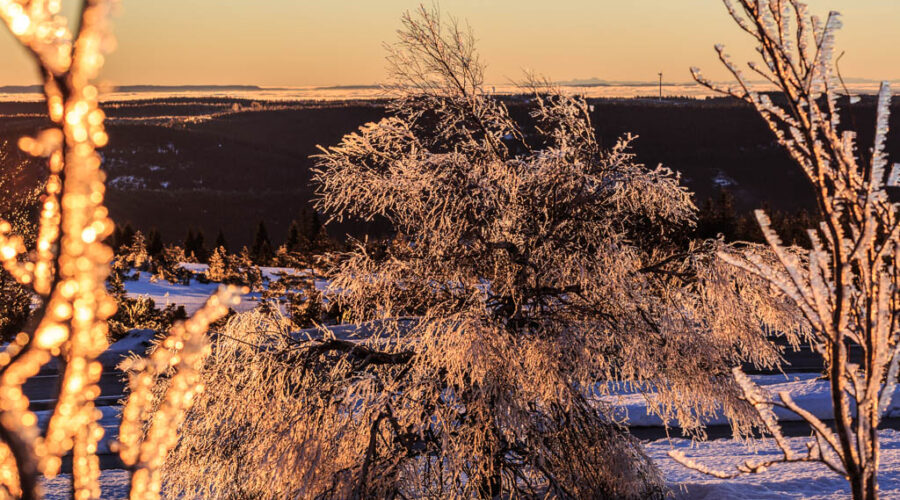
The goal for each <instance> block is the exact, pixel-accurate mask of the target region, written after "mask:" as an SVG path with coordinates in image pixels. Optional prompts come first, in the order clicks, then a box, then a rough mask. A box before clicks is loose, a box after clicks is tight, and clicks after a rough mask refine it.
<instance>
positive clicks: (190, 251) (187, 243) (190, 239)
mask: <svg viewBox="0 0 900 500" xmlns="http://www.w3.org/2000/svg"><path fill="white" fill-rule="evenodd" d="M195 242H196V238H195V237H194V229H193V228H188V232H187V236H185V237H184V245H182V246H183V247H184V255H185V256H186V257H188V258H190V257H191V255H196V252H195V251H194V248H195V247H194V246H195V244H196V243H195Z"/></svg>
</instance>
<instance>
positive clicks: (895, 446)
mask: <svg viewBox="0 0 900 500" xmlns="http://www.w3.org/2000/svg"><path fill="white" fill-rule="evenodd" d="M804 440H805V438H789V441H790V442H791V444H792V445H793V446H794V447H795V448H796V449H798V450H799V449H801V448H802V446H803V443H804ZM753 446H754V448H750V447H748V445H747V444H746V443H743V442H740V441H734V440H731V439H718V440H715V441H709V442H704V443H692V442H691V441H689V440H686V439H671V440H670V439H660V440H658V441H654V442H651V443H648V444H647V446H646V450H647V453H648V454H649V455H650V457H651V458H652V459H653V460H654V461H655V462H656V464H657V465H658V466H659V467H660V469H661V470H662V472H663V474H664V475H665V477H666V481H667V482H668V484H669V487H670V488H671V489H672V492H673V494H674V497H675V498H676V499H679V500H687V499H690V500H723V499H755V500H756V499H758V500H769V499H835V500H836V499H844V498H848V497H849V496H850V490H849V488H848V486H847V481H846V480H844V478H842V477H840V476H838V475H837V474H835V473H833V472H831V471H830V470H828V469H827V468H825V466H822V465H817V464H787V465H780V466H776V467H773V468H771V469H769V470H768V471H766V472H763V473H760V474H750V475H746V476H741V477H739V478H736V479H727V480H726V479H716V478H713V477H709V476H705V475H703V474H700V473H699V472H694V471H692V470H689V469H687V468H685V467H683V466H681V465H680V464H678V463H676V462H675V461H674V460H672V459H671V458H669V456H668V452H669V450H672V449H675V450H681V451H683V452H684V453H685V454H686V455H688V456H689V457H691V458H693V459H695V460H696V461H698V462H701V463H704V464H706V465H709V466H711V467H714V468H717V469H723V470H728V469H729V468H730V467H733V466H734V465H736V464H738V463H741V462H744V461H746V460H748V459H755V460H762V459H764V458H766V457H771V456H777V454H778V452H777V450H776V448H775V447H774V445H773V444H772V440H771V439H763V440H757V441H754V442H753ZM881 448H882V460H881V473H880V475H879V486H880V490H881V497H882V498H886V499H887V498H900V432H897V431H894V430H885V431H882V432H881ZM70 481H71V478H70V476H69V475H68V474H61V475H60V476H58V477H56V478H53V479H50V480H45V481H44V488H45V491H46V496H45V498H48V499H53V500H56V499H60V500H62V499H66V498H70V497H71V488H70ZM100 481H101V486H102V493H103V494H102V498H104V499H119V498H127V496H128V472H126V471H124V470H105V471H103V473H102V475H101V478H100Z"/></svg>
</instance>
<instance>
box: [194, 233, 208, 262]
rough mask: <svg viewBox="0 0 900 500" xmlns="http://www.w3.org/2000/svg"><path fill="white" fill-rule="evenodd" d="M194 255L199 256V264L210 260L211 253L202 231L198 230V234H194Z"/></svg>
mask: <svg viewBox="0 0 900 500" xmlns="http://www.w3.org/2000/svg"><path fill="white" fill-rule="evenodd" d="M194 255H196V256H197V261H198V262H206V259H207V258H209V252H208V251H207V250H206V244H205V242H204V238H203V231H202V230H201V229H198V230H197V232H196V233H194Z"/></svg>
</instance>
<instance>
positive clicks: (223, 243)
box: [214, 228, 228, 252]
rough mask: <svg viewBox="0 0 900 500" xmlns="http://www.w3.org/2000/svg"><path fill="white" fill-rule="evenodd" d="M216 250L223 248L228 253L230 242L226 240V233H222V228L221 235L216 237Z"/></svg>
mask: <svg viewBox="0 0 900 500" xmlns="http://www.w3.org/2000/svg"><path fill="white" fill-rule="evenodd" d="M214 247H215V248H220V247H221V248H223V249H225V251H226V252H227V251H228V241H227V240H226V239H225V233H224V232H222V228H219V234H217V235H216V241H215V244H214Z"/></svg>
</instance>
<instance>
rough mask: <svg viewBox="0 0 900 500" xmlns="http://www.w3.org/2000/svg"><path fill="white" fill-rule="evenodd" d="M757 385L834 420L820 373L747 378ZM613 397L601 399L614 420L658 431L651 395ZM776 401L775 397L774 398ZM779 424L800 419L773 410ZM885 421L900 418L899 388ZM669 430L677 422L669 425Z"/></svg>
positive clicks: (722, 421)
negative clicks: (614, 413) (613, 411)
mask: <svg viewBox="0 0 900 500" xmlns="http://www.w3.org/2000/svg"><path fill="white" fill-rule="evenodd" d="M750 378H751V379H752V380H753V381H754V382H755V383H756V384H757V385H759V386H760V387H762V388H763V389H765V390H767V391H769V392H770V393H771V394H772V395H773V396H776V395H777V394H778V393H779V392H781V391H787V392H789V393H790V394H791V397H792V398H793V399H794V401H795V402H796V403H797V404H798V405H800V407H801V408H804V409H806V410H807V411H809V412H811V413H812V414H813V415H815V416H817V417H819V418H822V419H828V420H830V419H833V418H834V412H833V411H832V408H831V399H830V398H831V396H830V395H829V389H828V387H829V386H828V381H827V380H824V379H821V374H820V373H789V374H786V375H753V376H751V377H750ZM613 392H614V393H615V394H614V395H612V396H608V397H606V398H604V399H605V400H606V401H608V402H609V403H612V404H613V405H615V406H616V407H617V412H618V413H617V417H618V418H620V419H621V420H623V421H624V422H626V423H627V424H628V425H629V426H636V427H661V426H662V425H663V422H662V419H661V418H659V416H657V415H655V414H653V413H651V412H650V410H648V408H647V399H646V398H647V397H649V398H651V399H652V398H653V397H654V395H653V394H649V395H647V396H645V395H643V394H641V393H639V392H637V391H634V390H631V389H629V388H627V387H620V388H617V389H615V390H614V391H613ZM776 397H777V396H776ZM775 414H776V415H777V416H778V420H782V421H799V420H801V419H800V417H798V416H797V415H795V414H794V413H792V412H790V411H787V410H785V409H782V408H775ZM886 416H887V417H900V388H898V389H897V390H895V392H894V397H893V399H892V400H891V404H890V406H889V407H888V412H887V415H886ZM704 421H705V422H706V425H726V424H728V420H727V419H726V418H725V417H724V416H722V415H721V414H720V415H717V416H715V417H712V418H706V419H704ZM669 425H670V426H675V425H677V422H674V421H672V422H669Z"/></svg>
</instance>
